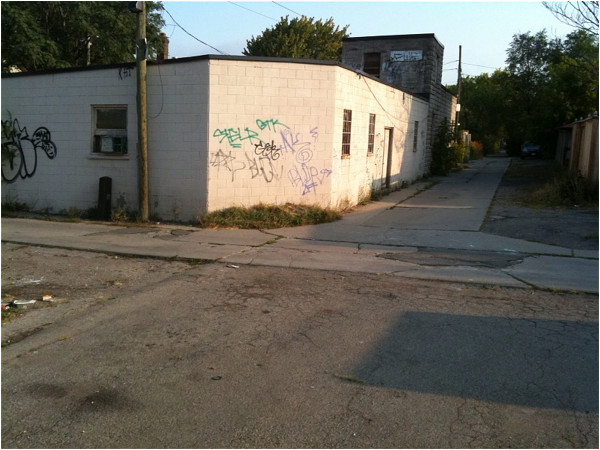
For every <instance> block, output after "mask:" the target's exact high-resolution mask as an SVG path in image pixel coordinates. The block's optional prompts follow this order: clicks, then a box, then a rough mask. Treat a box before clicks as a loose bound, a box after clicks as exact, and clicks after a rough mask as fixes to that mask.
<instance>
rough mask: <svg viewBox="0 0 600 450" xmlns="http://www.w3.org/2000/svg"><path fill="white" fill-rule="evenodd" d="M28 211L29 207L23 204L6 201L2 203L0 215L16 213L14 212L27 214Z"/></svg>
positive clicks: (15, 201)
mask: <svg viewBox="0 0 600 450" xmlns="http://www.w3.org/2000/svg"><path fill="white" fill-rule="evenodd" d="M27 211H29V205H27V203H24V202H19V201H17V200H8V201H6V202H4V203H2V213H5V212H7V213H16V212H27Z"/></svg>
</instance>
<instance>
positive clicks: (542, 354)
mask: <svg viewBox="0 0 600 450" xmlns="http://www.w3.org/2000/svg"><path fill="white" fill-rule="evenodd" d="M353 376H355V377H356V378H359V379H361V380H364V381H365V383H366V384H368V385H372V386H381V387H386V388H393V389H399V390H408V391H416V392H426V393H433V394H439V395H448V396H458V397H467V398H472V399H475V400H482V401H492V402H497V403H504V404H517V405H524V406H528V407H541V408H554V409H561V410H572V411H578V412H594V413H597V412H598V324H597V323H592V322H578V321H568V320H546V319H520V318H506V317H489V316H488V317H477V316H463V315H452V314H439V313H428V312H408V313H405V314H403V315H402V316H401V317H400V318H399V319H398V320H397V321H396V323H395V325H394V326H393V327H392V328H391V329H390V330H389V331H388V333H387V338H386V339H384V340H383V341H382V342H380V343H379V344H378V345H377V346H376V347H375V348H374V349H373V350H372V351H371V352H370V353H369V354H367V355H366V357H365V358H364V359H363V360H362V361H361V362H360V363H359V364H358V366H356V367H355V369H354V370H353Z"/></svg>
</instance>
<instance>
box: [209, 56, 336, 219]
mask: <svg viewBox="0 0 600 450" xmlns="http://www.w3.org/2000/svg"><path fill="white" fill-rule="evenodd" d="M333 69H334V67H333V66H329V65H318V64H300V63H292V62H289V63H287V62H268V61H253V60H241V59H239V60H219V59H211V61H210V83H211V84H210V120H209V153H210V156H209V164H208V165H209V177H208V192H209V200H208V209H209V210H211V211H212V210H217V209H221V208H225V207H228V206H250V205H255V204H258V203H261V202H262V203H273V204H283V203H285V202H295V203H304V204H321V205H324V206H328V205H329V203H330V197H329V193H330V183H331V177H332V172H331V144H332V139H333V127H332V122H333V112H334V89H333V87H334V83H335V78H334V77H335V74H334V70H333Z"/></svg>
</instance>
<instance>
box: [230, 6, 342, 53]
mask: <svg viewBox="0 0 600 450" xmlns="http://www.w3.org/2000/svg"><path fill="white" fill-rule="evenodd" d="M347 29H348V25H346V26H345V27H344V28H342V29H340V28H339V26H336V25H335V24H334V23H333V19H332V18H330V19H328V20H326V21H325V22H323V21H321V20H320V19H319V20H317V21H315V20H314V18H312V17H311V18H310V19H309V18H307V17H305V16H302V17H301V18H299V19H298V18H294V19H292V20H289V19H288V16H286V17H282V18H281V20H280V21H279V23H277V24H276V25H275V26H274V27H273V28H268V29H266V30H264V31H263V32H262V34H261V35H260V36H257V37H254V36H252V39H250V40H249V41H247V42H246V48H245V49H244V50H243V52H242V53H243V54H244V55H246V56H274V57H282V58H302V59H321V60H334V61H340V60H341V57H342V39H344V38H345V37H348V34H347V32H346V31H347Z"/></svg>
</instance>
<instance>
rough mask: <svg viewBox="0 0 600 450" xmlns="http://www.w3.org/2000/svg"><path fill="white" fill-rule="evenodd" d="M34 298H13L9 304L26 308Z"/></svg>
mask: <svg viewBox="0 0 600 450" xmlns="http://www.w3.org/2000/svg"><path fill="white" fill-rule="evenodd" d="M35 302H36V300H13V301H12V302H11V304H12V305H13V306H16V307H17V308H23V309H25V308H27V307H28V306H29V305H33V304H34V303H35Z"/></svg>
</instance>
